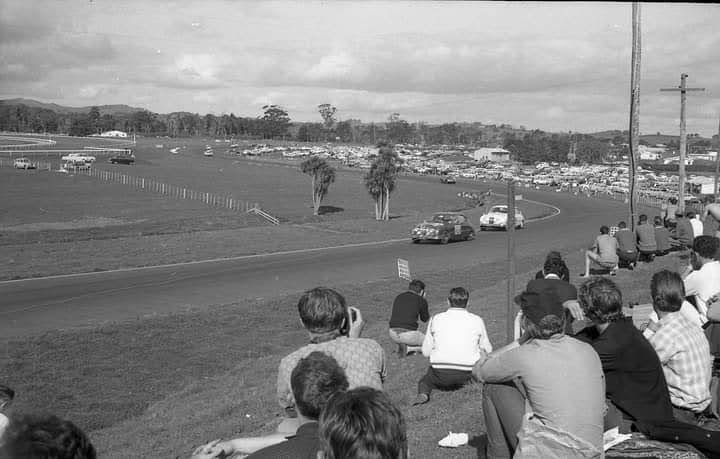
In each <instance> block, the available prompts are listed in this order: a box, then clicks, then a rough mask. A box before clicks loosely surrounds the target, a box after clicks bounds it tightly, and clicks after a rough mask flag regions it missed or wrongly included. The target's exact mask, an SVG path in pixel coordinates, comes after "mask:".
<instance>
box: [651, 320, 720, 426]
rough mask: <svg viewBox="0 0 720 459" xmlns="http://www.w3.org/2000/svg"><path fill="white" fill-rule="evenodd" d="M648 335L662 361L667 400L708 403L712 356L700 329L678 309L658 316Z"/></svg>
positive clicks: (696, 406)
mask: <svg viewBox="0 0 720 459" xmlns="http://www.w3.org/2000/svg"><path fill="white" fill-rule="evenodd" d="M658 324H659V326H660V328H659V329H658V330H657V331H656V332H655V333H654V334H652V335H651V336H650V338H648V341H650V344H652V346H653V348H655V352H657V355H658V357H659V359H660V363H661V364H662V369H663V373H664V374H665V380H666V381H667V385H668V390H669V392H670V401H671V402H672V404H673V405H674V406H676V407H679V408H685V409H688V410H692V411H694V412H696V413H699V412H701V411H703V410H704V409H705V408H707V406H708V405H709V404H710V401H711V397H710V376H711V367H712V357H711V355H710V345H709V344H708V341H707V338H706V337H705V334H704V333H703V331H702V329H701V328H699V327H698V326H697V325H696V324H693V323H691V322H690V321H689V320H687V319H686V318H685V317H684V316H683V315H682V314H681V313H680V312H671V313H669V314H667V315H666V316H664V317H663V318H662V319H660V322H658Z"/></svg>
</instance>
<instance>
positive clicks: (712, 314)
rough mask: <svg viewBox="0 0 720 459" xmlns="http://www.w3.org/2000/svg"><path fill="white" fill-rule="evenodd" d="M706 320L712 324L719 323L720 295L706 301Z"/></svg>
mask: <svg viewBox="0 0 720 459" xmlns="http://www.w3.org/2000/svg"><path fill="white" fill-rule="evenodd" d="M706 305H707V308H708V310H707V318H708V319H709V320H712V321H713V322H720V293H717V294H715V295H713V296H711V297H710V299H708V300H707V303H706Z"/></svg>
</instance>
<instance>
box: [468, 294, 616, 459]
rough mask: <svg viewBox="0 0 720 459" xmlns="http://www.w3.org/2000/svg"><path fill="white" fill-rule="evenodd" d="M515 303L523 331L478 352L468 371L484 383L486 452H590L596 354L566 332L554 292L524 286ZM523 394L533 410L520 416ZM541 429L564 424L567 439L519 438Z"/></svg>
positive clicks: (599, 406)
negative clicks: (484, 353) (508, 341)
mask: <svg viewBox="0 0 720 459" xmlns="http://www.w3.org/2000/svg"><path fill="white" fill-rule="evenodd" d="M515 302H516V303H518V304H519V305H520V309H521V310H522V313H523V316H522V317H523V319H522V321H523V329H524V330H525V333H524V334H523V337H521V339H520V340H519V341H514V342H513V343H511V344H509V345H508V346H505V347H504V348H502V349H499V350H497V351H495V352H493V353H492V354H490V355H489V356H488V357H487V358H486V359H484V358H483V359H480V360H479V361H478V362H477V364H476V365H475V368H474V370H473V373H474V374H475V376H476V377H477V378H478V379H479V380H481V381H484V382H485V383H486V384H485V387H484V391H483V415H484V417H485V428H486V430H487V435H488V450H487V457H492V458H510V457H512V456H513V455H514V454H515V453H516V452H518V450H521V451H524V452H525V454H524V455H523V457H595V456H594V454H599V453H600V452H601V451H602V444H603V443H602V437H603V410H604V408H605V405H604V401H605V392H604V384H603V373H602V368H601V366H600V359H599V358H598V356H597V354H596V353H595V351H594V350H593V349H592V347H590V346H588V345H587V344H585V343H582V342H580V341H578V340H576V339H574V338H572V337H570V336H567V335H565V333H564V331H563V330H564V319H563V318H564V311H563V307H562V304H561V303H560V299H559V298H558V296H557V294H556V293H555V292H554V291H552V290H545V291H540V292H530V291H525V292H523V293H522V294H521V295H518V296H517V297H516V298H515ZM514 380H515V381H517V382H516V383H515V384H514V383H513V381H514ZM516 384H517V385H516ZM526 398H527V402H529V404H530V407H531V408H532V413H533V416H531V417H529V418H528V419H527V420H526V422H525V423H523V416H524V414H525V405H526ZM580 407H582V409H578V408H580ZM521 425H522V426H523V427H522V428H521ZM545 428H551V429H552V430H553V431H554V432H559V431H562V432H563V433H562V435H563V437H564V439H565V440H566V441H565V442H563V443H564V444H561V443H554V442H551V443H547V444H546V443H545V442H543V444H537V442H532V441H531V442H530V443H529V444H523V443H524V442H523V438H526V435H527V434H528V433H529V432H530V430H536V429H545ZM518 439H520V445H518ZM528 449H529V450H528ZM585 453H587V455H584V454H585Z"/></svg>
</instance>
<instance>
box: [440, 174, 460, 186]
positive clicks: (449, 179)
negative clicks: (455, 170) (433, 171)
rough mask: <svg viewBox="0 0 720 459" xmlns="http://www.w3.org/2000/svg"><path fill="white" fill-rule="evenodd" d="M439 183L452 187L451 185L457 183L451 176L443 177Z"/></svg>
mask: <svg viewBox="0 0 720 459" xmlns="http://www.w3.org/2000/svg"><path fill="white" fill-rule="evenodd" d="M440 182H441V183H447V184H450V185H452V184H453V183H457V180H455V177H453V176H452V175H443V176H442V177H441V178H440Z"/></svg>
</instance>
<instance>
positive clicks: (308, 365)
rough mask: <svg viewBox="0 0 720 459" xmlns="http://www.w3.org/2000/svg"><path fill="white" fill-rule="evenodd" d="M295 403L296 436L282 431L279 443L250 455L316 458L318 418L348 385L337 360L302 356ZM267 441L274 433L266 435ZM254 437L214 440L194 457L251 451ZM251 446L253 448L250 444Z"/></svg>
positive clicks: (294, 380) (295, 380)
mask: <svg viewBox="0 0 720 459" xmlns="http://www.w3.org/2000/svg"><path fill="white" fill-rule="evenodd" d="M290 384H291V386H292V391H293V396H294V397H295V407H296V409H297V413H298V419H299V423H300V427H299V428H298V429H297V433H296V434H295V435H293V436H290V437H287V439H286V437H285V436H283V435H278V436H276V437H275V440H277V442H278V443H277V444H275V445H272V446H267V447H265V448H263V449H260V450H258V451H256V452H255V453H253V454H250V455H249V456H248V457H247V459H272V458H282V457H288V458H289V457H293V458H297V459H315V458H316V457H317V451H318V450H319V441H318V418H319V417H320V413H322V411H323V410H324V409H325V407H326V406H327V404H328V401H329V400H330V398H331V397H333V396H334V395H335V394H337V393H339V392H343V391H345V390H347V388H348V381H347V378H346V377H345V372H344V371H343V370H342V368H340V366H339V365H338V363H337V361H336V360H335V359H334V358H332V357H330V356H329V355H327V354H323V353H322V352H317V351H315V352H312V353H310V354H309V355H308V356H307V357H305V358H302V359H300V361H299V362H298V364H297V366H296V367H295V369H293V371H292V375H291V376H290ZM265 439H266V441H267V442H270V441H272V438H271V437H265ZM251 441H252V440H251V439H248V438H238V439H235V440H228V441H220V442H211V443H208V444H207V445H203V446H201V447H199V448H198V449H197V450H195V453H194V455H193V456H192V458H191V459H203V458H208V459H209V458H214V457H226V456H231V455H233V454H236V453H241V454H243V453H247V452H248V449H252V444H249V443H250V442H251ZM249 446H250V448H248V447H249Z"/></svg>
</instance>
